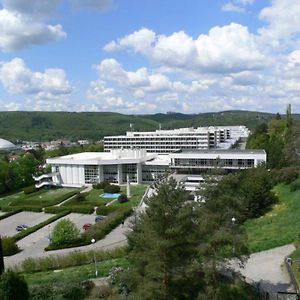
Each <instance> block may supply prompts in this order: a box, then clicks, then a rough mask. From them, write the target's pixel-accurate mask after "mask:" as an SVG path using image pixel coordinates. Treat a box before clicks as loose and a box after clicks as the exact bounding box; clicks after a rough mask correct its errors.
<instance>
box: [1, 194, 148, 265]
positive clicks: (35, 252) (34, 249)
mask: <svg viewBox="0 0 300 300" xmlns="http://www.w3.org/2000/svg"><path fill="white" fill-rule="evenodd" d="M151 194H152V190H151V189H149V190H148V193H147V196H149V195H151ZM144 209H145V206H144V205H142V206H139V207H138V208H137V209H136V211H135V213H139V212H141V211H143V210H144ZM93 217H94V216H93ZM133 218H134V216H131V217H129V218H127V219H126V220H125V223H124V226H123V225H122V224H121V225H119V226H118V227H116V228H115V229H114V230H112V231H111V232H110V233H109V234H108V235H106V236H105V238H104V239H102V240H99V241H97V242H96V243H95V244H90V245H87V246H82V247H76V248H67V249H61V250H54V251H47V252H46V251H44V248H45V247H46V246H47V245H48V244H49V240H48V239H47V237H48V236H49V226H45V227H44V228H42V229H40V230H39V231H37V232H35V233H33V234H31V235H29V236H28V237H26V238H24V239H22V240H20V241H19V242H18V244H19V243H20V247H21V248H23V249H24V250H23V251H22V252H20V253H18V254H16V255H13V256H9V257H5V258H4V263H5V266H6V267H13V266H15V265H18V264H20V263H21V262H22V261H24V260H25V259H26V258H28V257H34V258H37V257H46V256H49V255H65V254H68V253H71V252H73V251H87V250H92V249H112V248H116V247H120V246H123V245H126V243H127V238H126V233H127V232H129V231H130V230H131V229H130V225H131V221H132V220H133ZM52 225H54V223H53V224H52ZM35 236H36V238H34V237H35ZM27 239H28V240H30V242H29V241H27ZM28 243H29V244H30V245H27V244H28Z"/></svg>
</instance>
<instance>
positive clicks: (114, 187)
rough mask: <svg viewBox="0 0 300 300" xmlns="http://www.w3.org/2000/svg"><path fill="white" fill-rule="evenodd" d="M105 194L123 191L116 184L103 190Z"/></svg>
mask: <svg viewBox="0 0 300 300" xmlns="http://www.w3.org/2000/svg"><path fill="white" fill-rule="evenodd" d="M103 191H104V193H119V192H120V191H121V187H120V186H119V185H116V184H109V185H107V186H106V187H105V188H104V189H103Z"/></svg>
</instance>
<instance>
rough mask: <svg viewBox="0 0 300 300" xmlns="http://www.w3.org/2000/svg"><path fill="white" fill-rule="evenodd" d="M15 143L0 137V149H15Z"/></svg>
mask: <svg viewBox="0 0 300 300" xmlns="http://www.w3.org/2000/svg"><path fill="white" fill-rule="evenodd" d="M16 148H17V147H16V145H14V144H13V143H11V142H9V141H7V140H4V139H1V138H0V151H10V150H14V149H16Z"/></svg>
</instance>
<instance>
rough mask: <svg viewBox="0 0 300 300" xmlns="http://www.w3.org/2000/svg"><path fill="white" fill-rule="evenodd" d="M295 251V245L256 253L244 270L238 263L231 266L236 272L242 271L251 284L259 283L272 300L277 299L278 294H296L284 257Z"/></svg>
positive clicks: (251, 256)
mask: <svg viewBox="0 0 300 300" xmlns="http://www.w3.org/2000/svg"><path fill="white" fill-rule="evenodd" d="M294 250H295V247H294V245H292V244H289V245H285V246H282V247H277V248H274V249H270V250H266V251H262V252H258V253H254V254H252V255H250V257H249V259H248V261H247V263H246V264H245V267H244V268H241V267H240V266H239V265H238V264H237V262H234V263H232V264H231V266H232V268H233V269H234V270H235V271H240V272H241V274H242V275H243V276H245V277H246V281H247V282H248V283H250V284H253V281H254V282H255V283H259V286H260V287H261V288H262V289H263V290H265V291H267V292H269V294H270V299H277V292H278V291H281V292H294V288H293V286H292V285H291V282H290V277H289V275H288V273H287V271H286V269H285V266H284V257H285V256H288V255H289V254H290V253H291V252H293V251H294Z"/></svg>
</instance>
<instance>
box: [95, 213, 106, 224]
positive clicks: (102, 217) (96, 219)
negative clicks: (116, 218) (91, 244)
mask: <svg viewBox="0 0 300 300" xmlns="http://www.w3.org/2000/svg"><path fill="white" fill-rule="evenodd" d="M104 219H105V216H101V215H99V216H96V217H95V222H96V223H97V222H100V221H103V220H104Z"/></svg>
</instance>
